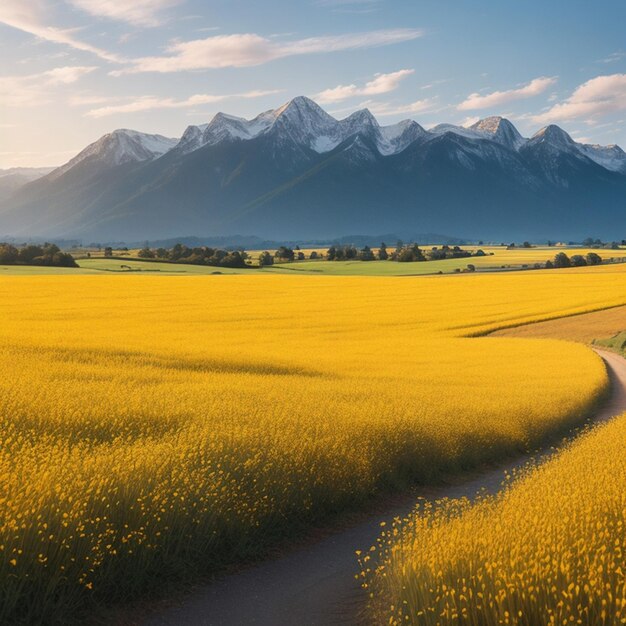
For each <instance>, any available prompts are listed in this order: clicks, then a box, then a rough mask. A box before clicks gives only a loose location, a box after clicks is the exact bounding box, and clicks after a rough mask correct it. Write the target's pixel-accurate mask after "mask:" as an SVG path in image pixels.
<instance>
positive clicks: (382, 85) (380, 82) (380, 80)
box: [314, 70, 415, 103]
mask: <svg viewBox="0 0 626 626" xmlns="http://www.w3.org/2000/svg"><path fill="white" fill-rule="evenodd" d="M414 72H415V70H398V71H397V72H391V73H389V74H376V75H375V76H374V78H373V79H372V80H370V81H368V82H367V83H365V85H363V86H362V87H357V86H356V85H338V86H337V87H333V88H332V89H325V90H324V91H320V93H318V94H317V95H315V96H314V98H315V100H317V101H318V102H321V103H327V102H340V101H341V100H347V99H348V98H354V97H356V96H374V95H378V94H382V93H389V92H390V91H395V90H396V89H397V88H398V87H399V85H400V83H401V82H402V81H403V80H404V79H405V78H407V77H408V76H410V75H411V74H413V73H414Z"/></svg>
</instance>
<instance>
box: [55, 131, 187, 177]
mask: <svg viewBox="0 0 626 626" xmlns="http://www.w3.org/2000/svg"><path fill="white" fill-rule="evenodd" d="M177 143H178V139H171V138H169V137H164V136H163V135H149V134H147V133H140V132H139V131H136V130H130V129H128V128H119V129H117V130H114V131H113V132H111V133H108V134H106V135H104V136H102V137H100V139H98V140H97V141H94V143H92V144H90V145H88V146H87V147H86V148H85V149H84V150H82V151H81V152H79V153H78V154H77V155H76V156H75V157H74V158H73V159H71V160H70V161H68V162H67V163H66V164H65V165H62V166H61V167H58V168H57V169H56V170H54V171H53V172H52V173H51V174H49V177H51V178H53V179H54V178H58V177H59V176H61V175H62V174H64V173H65V172H66V171H68V170H69V169H71V168H73V167H75V166H76V165H78V164H79V163H82V162H85V161H92V162H93V161H97V162H99V163H102V164H104V165H108V166H115V165H123V164H124V163H138V162H140V161H152V160H153V159H157V158H158V157H160V156H162V155H163V154H165V153H166V152H168V151H169V150H171V149H172V148H173V147H174V146H175V145H176V144H177Z"/></svg>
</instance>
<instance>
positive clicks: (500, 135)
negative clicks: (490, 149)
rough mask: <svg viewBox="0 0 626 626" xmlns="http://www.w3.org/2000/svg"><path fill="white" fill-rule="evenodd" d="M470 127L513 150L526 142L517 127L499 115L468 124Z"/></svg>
mask: <svg viewBox="0 0 626 626" xmlns="http://www.w3.org/2000/svg"><path fill="white" fill-rule="evenodd" d="M470 128H471V129H472V130H476V131H479V132H481V133H483V134H484V135H485V137H487V138H490V139H493V141H497V142H498V143H500V144H502V145H503V146H506V147H507V148H511V149H513V150H518V149H519V148H520V147H521V146H523V145H524V143H526V140H525V139H524V138H523V137H522V136H521V135H520V134H519V131H518V130H517V128H515V126H513V124H511V122H509V120H506V119H504V118H503V117H500V116H493V117H486V118H485V119H482V120H479V121H478V122H476V123H475V124H473V125H472V126H470Z"/></svg>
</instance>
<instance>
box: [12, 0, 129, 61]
mask: <svg viewBox="0 0 626 626" xmlns="http://www.w3.org/2000/svg"><path fill="white" fill-rule="evenodd" d="M45 14H46V12H45V7H44V5H43V4H42V2H41V0H27V1H26V0H2V2H0V23H2V24H6V25H7V26H11V27H12V28H16V29H18V30H21V31H23V32H25V33H29V34H31V35H34V36H35V37H38V38H39V39H44V40H45V41H50V42H53V43H58V44H63V45H66V46H70V47H71V48H74V49H75V50H81V51H83V52H90V53H92V54H95V55H96V56H98V57H100V58H101V59H104V60H106V61H112V62H115V63H121V62H123V59H121V57H119V56H118V55H116V54H113V53H111V52H107V51H106V50H102V49H101V48H98V47H96V46H92V45H91V44H88V43H86V42H84V41H81V40H80V39H77V38H76V37H75V36H74V30H67V29H61V28H55V27H54V26H47V25H46V23H45V22H46V19H45Z"/></svg>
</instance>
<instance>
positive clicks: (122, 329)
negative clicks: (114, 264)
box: [0, 266, 626, 623]
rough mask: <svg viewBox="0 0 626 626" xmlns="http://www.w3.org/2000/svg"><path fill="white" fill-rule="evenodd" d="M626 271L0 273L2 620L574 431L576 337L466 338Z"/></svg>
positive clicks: (103, 593) (585, 356)
mask: <svg viewBox="0 0 626 626" xmlns="http://www.w3.org/2000/svg"><path fill="white" fill-rule="evenodd" d="M624 267H625V266H602V267H597V268H593V269H591V268H590V269H587V270H585V271H582V270H581V271H553V272H519V273H506V274H486V275H471V276H469V275H468V276H453V277H439V278H419V277H417V278H409V277H398V278H393V277H389V278H387V279H385V280H380V279H378V278H374V277H343V278H338V277H324V276H318V277H308V278H307V279H302V278H300V277H297V276H270V275H267V276H258V275H243V276H242V275H239V276H237V275H235V276H180V277H178V278H177V279H175V278H173V277H166V276H158V275H151V276H146V275H141V276H140V275H126V276H112V275H102V274H101V275H99V276H80V275H74V276H63V275H58V276H54V277H51V276H5V275H2V276H0V327H1V328H2V333H1V335H0V357H1V360H0V363H1V364H2V365H1V366H0V367H2V376H0V419H1V420H2V428H1V429H0V433H1V435H0V436H1V439H2V445H1V446H0V482H1V483H2V488H1V489H0V493H1V494H2V497H1V498H0V551H1V553H2V557H3V558H2V559H0V622H1V623H16V622H45V623H49V622H54V621H55V620H56V621H61V622H67V621H68V620H69V619H70V617H74V618H75V617H76V616H80V615H82V614H83V612H84V611H87V610H93V608H94V607H98V606H101V605H106V604H109V603H112V602H120V601H124V600H127V599H130V598H132V597H136V596H137V595H139V594H142V593H146V592H149V591H151V590H153V589H154V588H155V587H159V585H163V584H166V583H167V582H168V581H172V580H180V579H189V578H193V577H194V576H198V575H200V574H207V573H211V572H214V571H216V570H219V569H220V568H222V567H224V566H225V565H228V564H233V563H238V562H242V561H246V560H249V559H251V558H256V557H258V556H260V555H262V554H264V553H265V552H266V551H267V550H268V548H269V547H271V546H272V545H273V544H274V543H275V542H276V541H277V540H279V539H284V538H285V537H288V536H290V535H292V534H294V533H299V532H301V531H302V530H303V529H305V528H306V527H307V526H309V525H310V524H312V523H316V522H319V521H321V520H325V519H329V518H331V517H332V516H334V515H336V514H337V512H338V511H342V510H345V509H347V508H351V507H355V506H360V505H362V504H363V503H364V502H366V501H367V500H368V499H369V498H371V497H372V496H375V495H376V494H378V493H381V492H382V491H385V490H391V489H398V488H400V487H402V486H403V485H406V484H407V483H408V482H409V481H410V482H416V481H417V482H421V483H428V482H436V481H437V480H439V479H440V478H441V476H443V475H445V474H447V473H450V472H460V471H464V470H466V469H468V468H471V467H474V466H476V465H477V464H481V463H483V462H485V461H488V460H495V459H498V458H502V457H504V456H506V455H510V454H513V453H516V452H519V451H522V450H527V449H529V448H532V447H534V446H536V445H537V444H539V442H540V441H542V440H543V439H544V438H546V437H548V436H551V435H555V434H556V433H559V432H563V431H564V430H566V429H568V428H570V427H571V426H573V425H575V424H580V423H581V422H583V421H584V420H585V418H586V417H588V416H589V415H590V413H591V412H592V411H593V409H594V407H595V406H596V404H597V402H598V400H599V398H600V397H601V396H602V394H603V393H604V392H605V390H606V388H607V384H608V381H607V376H606V372H605V369H604V366H603V364H602V362H601V360H600V359H599V358H598V357H597V356H596V355H595V354H593V353H592V352H591V351H589V350H588V349H587V348H585V347H584V346H581V345H576V344H572V343H567V342H562V341H557V340H530V339H529V340H524V341H521V340H519V339H511V338H504V337H501V338H493V337H482V336H481V335H484V334H485V333H487V332H489V331H490V330H493V329H496V328H501V327H510V326H516V325H519V324H524V323H529V322H533V321H538V320H543V319H550V318H556V317H559V316H563V315H571V314H575V313H582V312H585V311H592V310H597V309H602V308H606V307H609V306H616V305H620V304H626V289H624V287H626V272H624V271H623V269H622V268H624ZM470 337H472V338H470ZM120 580H123V581H124V585H123V587H121V586H120Z"/></svg>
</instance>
